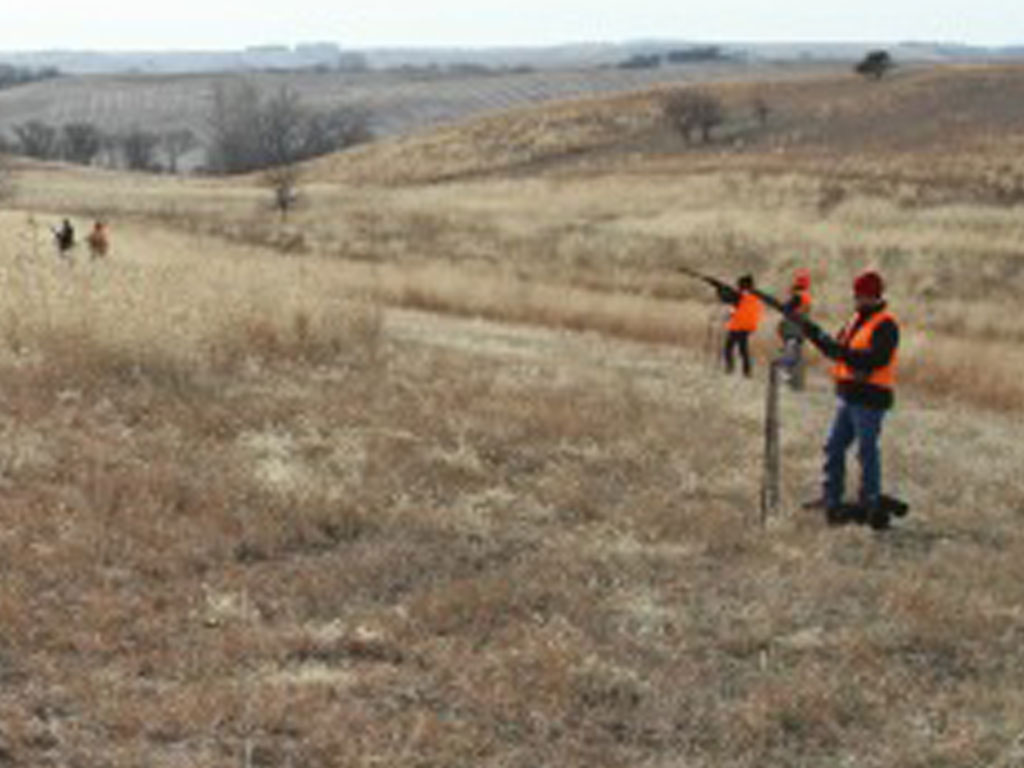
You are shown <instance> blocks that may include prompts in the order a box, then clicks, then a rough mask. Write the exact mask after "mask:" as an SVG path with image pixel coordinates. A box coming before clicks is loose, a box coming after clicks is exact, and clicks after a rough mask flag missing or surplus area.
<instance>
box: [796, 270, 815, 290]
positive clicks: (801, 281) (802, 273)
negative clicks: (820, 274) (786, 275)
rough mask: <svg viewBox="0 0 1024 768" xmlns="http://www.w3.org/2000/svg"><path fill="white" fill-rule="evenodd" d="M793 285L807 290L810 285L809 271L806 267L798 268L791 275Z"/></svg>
mask: <svg viewBox="0 0 1024 768" xmlns="http://www.w3.org/2000/svg"><path fill="white" fill-rule="evenodd" d="M793 287H794V288H801V289H803V290H807V289H808V288H810V287H811V273H810V272H808V271H807V270H806V269H798V270H797V271H796V273H795V274H794V275H793Z"/></svg>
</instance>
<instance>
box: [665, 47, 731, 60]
mask: <svg viewBox="0 0 1024 768" xmlns="http://www.w3.org/2000/svg"><path fill="white" fill-rule="evenodd" d="M665 58H666V59H667V60H668V61H669V63H671V64H692V63H695V62H701V61H719V60H721V59H724V58H725V56H724V54H723V53H722V49H721V48H719V47H718V46H717V45H705V46H697V47H694V48H679V49H677V50H674V51H669V52H668V53H667V54H665Z"/></svg>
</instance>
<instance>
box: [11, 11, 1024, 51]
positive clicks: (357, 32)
mask: <svg viewBox="0 0 1024 768" xmlns="http://www.w3.org/2000/svg"><path fill="white" fill-rule="evenodd" d="M2 2H3V6H4V7H3V10H2V12H0V50H5V51H26V50H40V49H53V48H73V49H100V50H121V51H131V50H163V49H191V50H199V49H223V48H228V49H238V48H244V47H247V46H250V45H262V44H270V43H279V44H285V45H294V44H295V43H299V42H310V41H327V42H336V43H338V44H340V45H342V46H344V47H347V48H369V47H379V46H415V47H427V46H461V47H485V46H494V45H527V46H536V45H548V44H553V43H562V42H582V41H610V42H621V41H624V40H633V39H638V38H658V39H674V40H692V41H703V42H730V41H731V42H765V41H768V42H771V41H778V42H791V41H793V42H801V41H812V40H813V41H828V42H900V41H908V40H915V41H929V42H931V41H945V42H964V43H972V44H982V45H1007V44H1016V43H1024V0H975V2H967V0H841V2H835V1H834V0H832V1H831V2H830V1H829V0H501V2H498V3H493V2H487V0H236V2H231V0H155V2H154V1H153V0H150V1H149V2H146V0H142V1H141V2H140V0H2Z"/></svg>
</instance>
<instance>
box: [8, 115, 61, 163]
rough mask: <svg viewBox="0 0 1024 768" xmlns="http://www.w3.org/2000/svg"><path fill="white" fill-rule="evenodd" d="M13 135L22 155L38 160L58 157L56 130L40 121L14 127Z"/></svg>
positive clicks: (58, 147)
mask: <svg viewBox="0 0 1024 768" xmlns="http://www.w3.org/2000/svg"><path fill="white" fill-rule="evenodd" d="M14 135H15V138H16V139H17V141H18V149H19V151H20V152H21V154H23V155H28V156H29V157H34V158H36V159H38V160H53V159H54V158H56V157H57V156H58V155H59V150H60V141H59V140H58V136H57V129H56V128H54V127H53V126H52V125H49V124H47V123H44V122H43V121H41V120H29V121H28V122H27V123H21V124H20V125H16V126H14Z"/></svg>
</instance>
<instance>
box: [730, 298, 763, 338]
mask: <svg viewBox="0 0 1024 768" xmlns="http://www.w3.org/2000/svg"><path fill="white" fill-rule="evenodd" d="M759 322H761V300H760V299H759V298H757V296H755V295H754V294H752V293H750V292H749V291H740V300H739V302H737V304H736V306H735V307H733V310H732V312H731V313H730V314H729V322H728V324H727V325H726V326H725V327H726V329H728V330H730V331H749V332H753V331H756V330H757V324H758V323H759Z"/></svg>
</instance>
